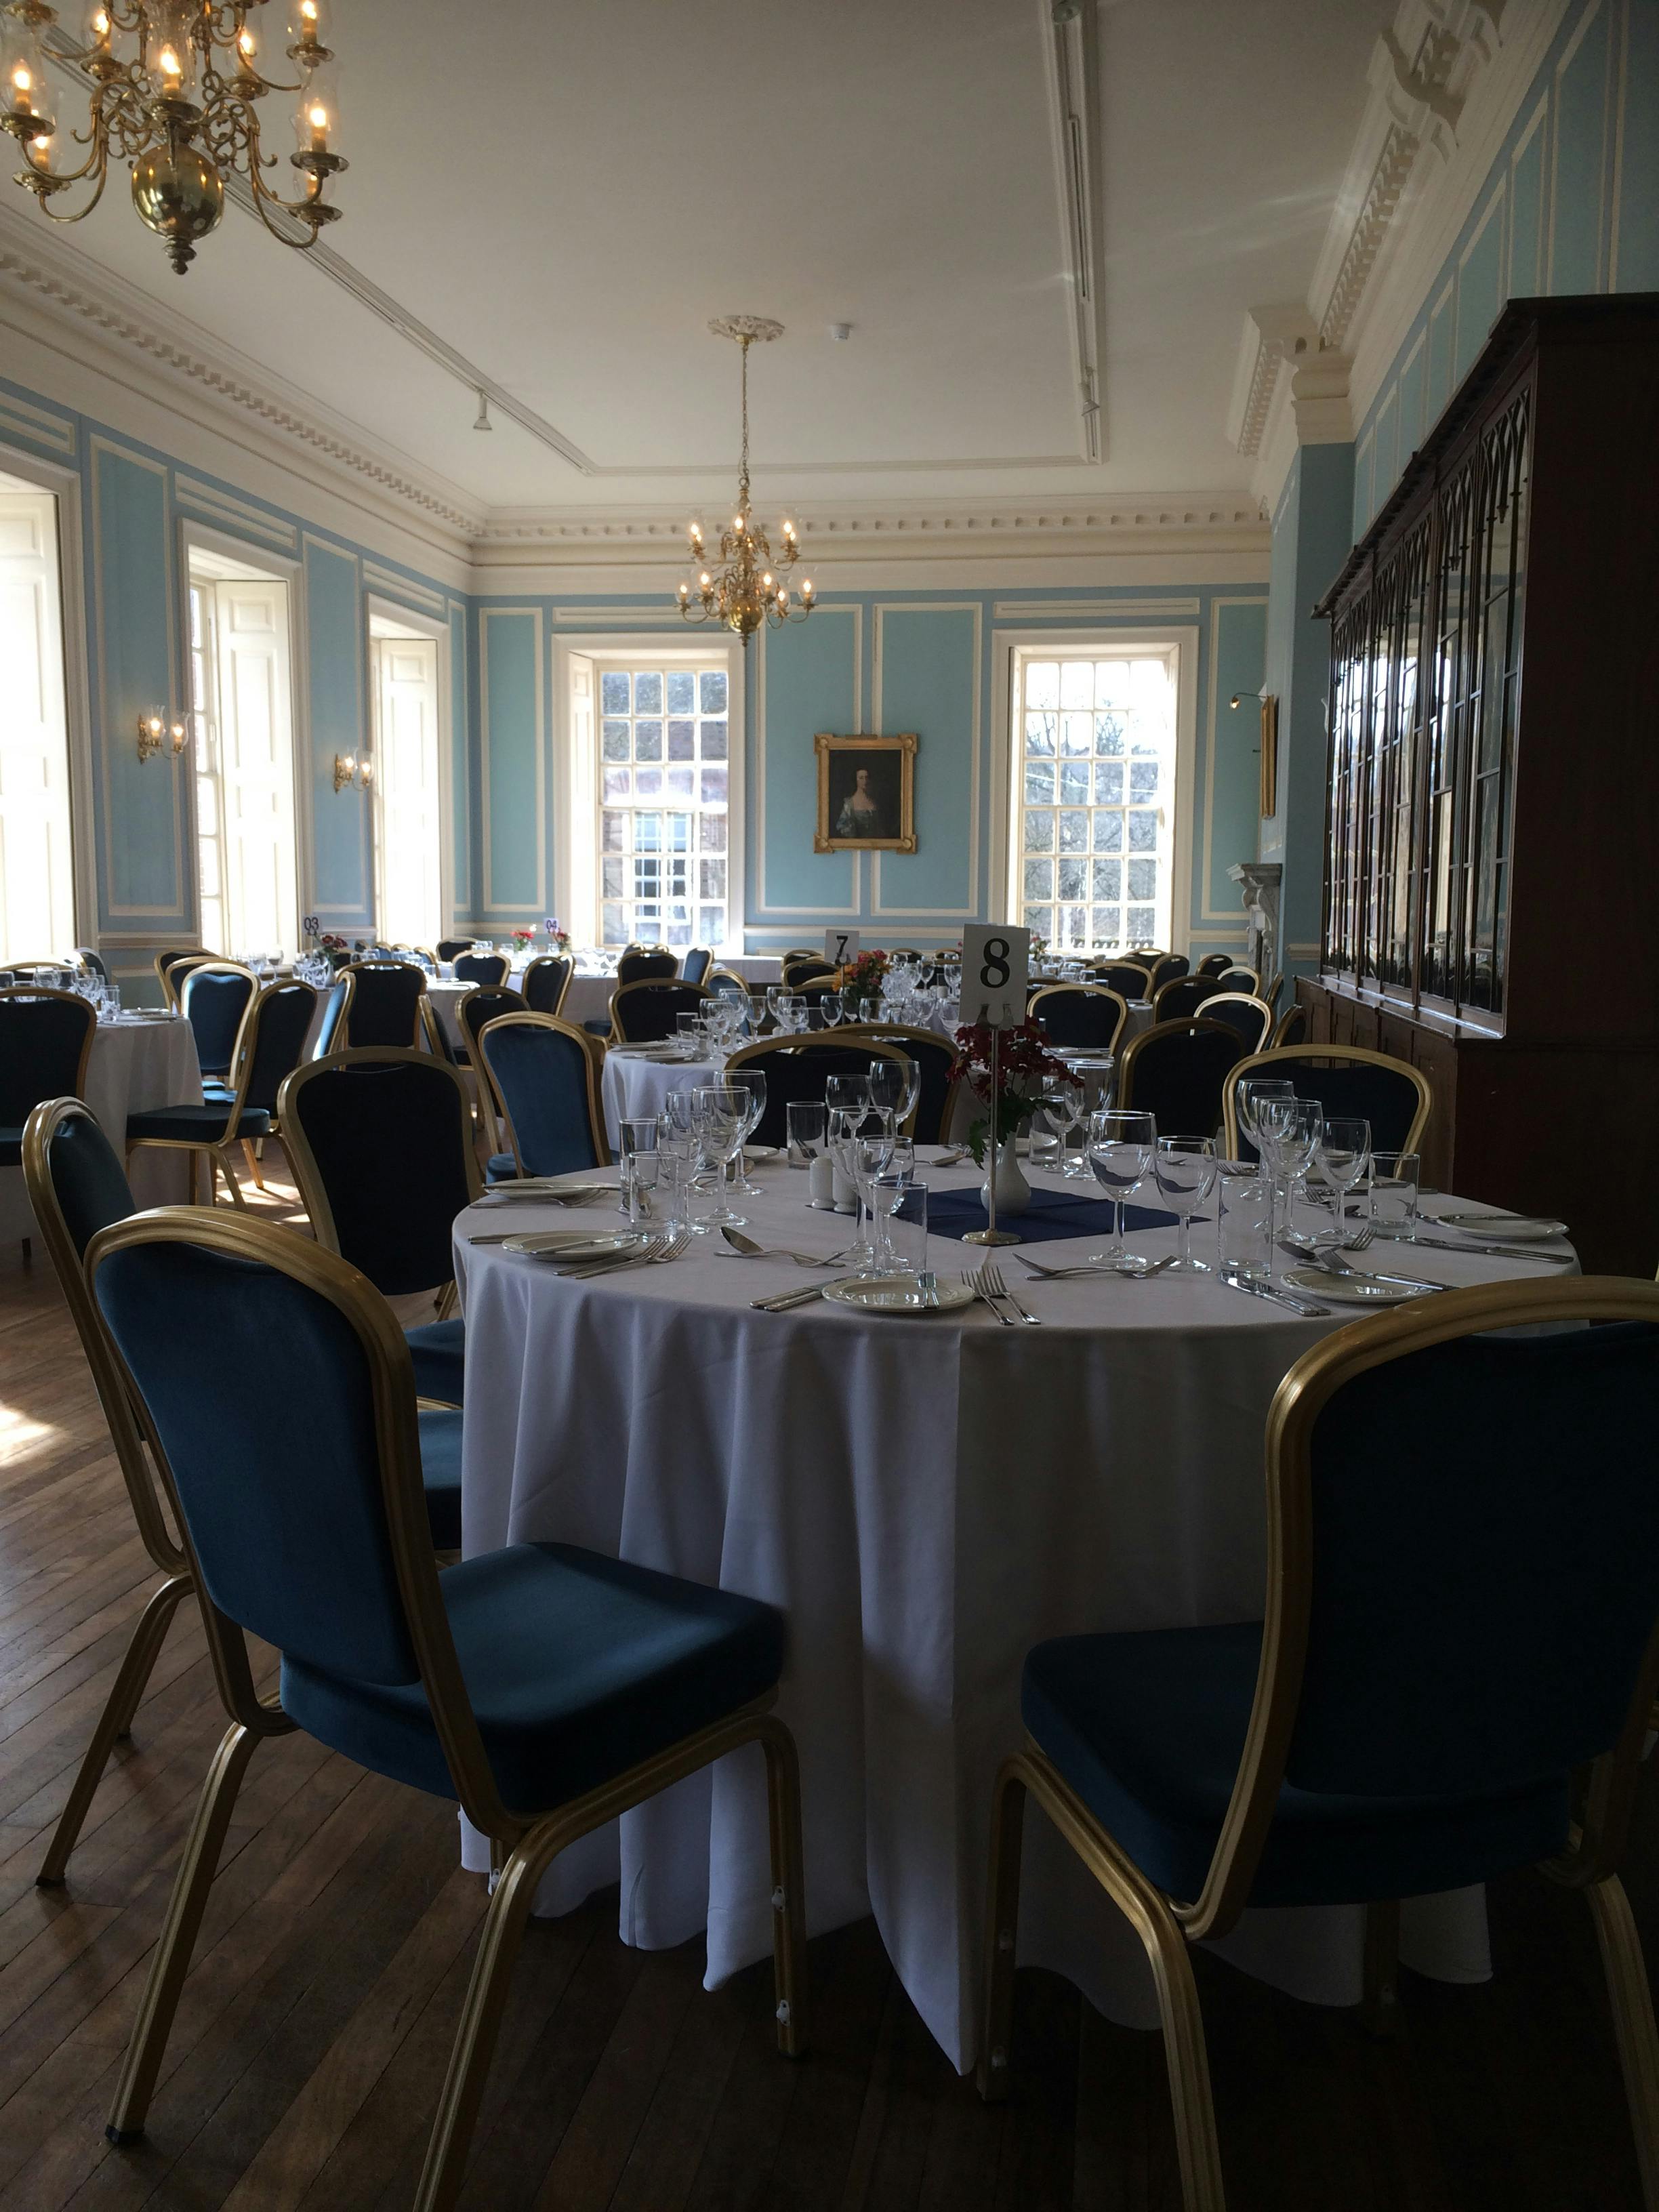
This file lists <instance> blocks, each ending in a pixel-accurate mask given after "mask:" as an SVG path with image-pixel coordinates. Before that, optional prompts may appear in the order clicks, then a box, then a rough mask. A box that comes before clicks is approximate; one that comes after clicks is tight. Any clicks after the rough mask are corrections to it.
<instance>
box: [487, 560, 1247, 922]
mask: <svg viewBox="0 0 1659 2212" xmlns="http://www.w3.org/2000/svg"><path fill="white" fill-rule="evenodd" d="M1073 607H1075V608H1076V610H1077V611H1076V612H1075V613H1074V612H1073V611H1072V610H1073ZM635 609H642V610H647V611H659V610H660V611H663V612H664V613H665V614H667V615H669V616H670V617H671V608H665V606H664V603H663V601H662V599H660V598H646V597H643V596H641V597H639V598H637V599H631V600H629V601H626V602H623V601H618V600H617V599H608V600H606V601H605V602H604V603H603V604H602V605H601V604H599V603H598V602H591V601H584V600H583V599H552V598H548V599H522V598H515V599H494V600H485V601H483V602H481V603H480V604H479V606H478V608H477V659H478V662H479V665H480V678H479V683H478V686H477V701H476V703H477V708H478V714H477V723H476V726H477V728H478V730H479V732H480V738H481V743H480V756H481V758H480V766H481V769H482V770H483V771H484V772H486V774H487V780H488V787H489V794H490V805H489V814H488V818H489V819H490V820H491V822H492V823H494V822H496V821H497V820H503V819H504V817H505V814H506V812H507V809H508V806H509V801H508V799H507V797H506V794H507V793H511V799H510V807H511V809H512V810H513V811H514V819H513V825H512V835H513V840H514V842H513V848H512V849H513V855H514V865H513V869H512V870H511V871H510V872H509V871H508V870H507V868H505V867H504V866H503V865H502V862H501V858H500V854H499V852H497V854H496V857H495V864H494V866H493V867H492V869H491V871H490V872H489V876H488V878H486V877H485V876H484V874H483V872H480V874H479V875H478V878H477V880H478V881H479V882H480V883H481V884H484V885H485V886H486V888H485V889H484V890H483V896H481V899H480V902H479V903H478V904H477V908H475V911H474V915H473V919H474V921H476V922H477V926H478V927H479V928H480V929H495V930H501V929H505V928H507V927H513V926H514V925H517V924H522V923H526V922H533V921H536V920H537V919H538V918H539V916H540V915H542V914H543V913H544V912H547V911H549V910H550V906H551V905H552V904H556V897H557V893H556V886H555V884H554V883H553V881H552V878H551V874H550V855H551V854H552V852H553V849H554V848H553V841H552V827H553V824H552V817H551V813H550V807H549V802H548V799H547V795H546V793H545V792H544V793H541V794H539V795H538V793H537V790H536V788H535V786H534V781H533V775H532V769H533V763H535V761H536V760H537V758H538V757H541V758H543V759H544V760H545V758H546V754H547V743H548V730H549V713H550V700H551V684H552V647H551V639H552V636H553V634H554V631H555V629H556V627H561V626H562V627H563V628H565V629H568V630H580V632H581V633H582V634H583V635H584V636H586V635H603V634H604V633H605V631H606V629H608V628H612V627H614V629H615V635H616V638H617V644H618V647H622V648H623V649H626V648H627V647H628V645H629V641H630V639H631V638H633V637H636V636H637V635H638V634H639V633H638V627H637V622H636V621H635V622H629V621H628V620H627V619H626V618H625V617H626V616H627V615H628V614H629V613H632V612H633V611H634V610H635ZM590 610H591V611H590ZM1120 610H1121V611H1120ZM619 616H621V617H623V618H622V619H618V617H619ZM532 617H533V618H535V619H536V620H538V621H539V623H540V625H541V634H542V639H543V644H542V653H543V659H542V663H541V667H542V675H543V679H544V696H543V697H542V698H541V699H540V700H538V698H537V696H536V694H535V690H534V687H533V685H532V683H531V682H530V679H529V675H528V672H527V670H526V665H525V654H526V650H527V637H528V632H529V626H530V622H531V620H532ZM1171 627H1177V628H1180V629H1185V630H1188V631H1191V632H1193V633H1194V634H1195V640H1196V650H1195V653H1194V655H1193V658H1192V665H1191V666H1190V667H1189V668H1188V671H1186V678H1187V681H1188V684H1190V686H1191V694H1192V699H1193V702H1194V720H1195V725H1196V733H1195V740H1194V747H1193V757H1192V760H1191V761H1190V763H1188V772H1189V775H1190V778H1191V784H1192V789H1193V793H1194V837H1193V868H1192V902H1191V911H1190V914H1189V915H1188V916H1186V917H1184V918H1183V917H1177V920H1176V929H1175V934H1176V939H1177V941H1178V942H1184V941H1186V940H1187V939H1188V937H1190V938H1191V939H1192V941H1193V942H1194V943H1195V944H1197V945H1199V946H1200V949H1202V950H1206V951H1208V950H1211V949H1216V950H1232V949H1234V948H1236V947H1237V946H1239V945H1242V944H1243V916H1242V910H1241V908H1240V905H1239V901H1238V896H1237V890H1236V889H1235V887H1234V886H1233V885H1232V884H1231V883H1229V882H1228V880H1227V874H1226V872H1227V869H1228V867H1229V866H1231V864H1232V863H1233V862H1234V861H1236V860H1242V859H1245V858H1248V857H1250V856H1251V855H1253V854H1255V844H1256V827H1257V820H1258V816H1257V802H1258V793H1259V790H1260V765H1259V759H1258V756H1257V754H1256V751H1255V744H1256V717H1255V715H1254V714H1249V713H1247V712H1246V713H1239V714H1234V713H1232V712H1231V711H1230V709H1229V708H1228V705H1227V701H1228V699H1229V698H1230V697H1231V695H1232V693H1233V692H1235V691H1245V692H1249V693H1255V691H1257V690H1259V689H1260V687H1261V680H1262V670H1263V665H1264V664H1263V653H1264V644H1265V637H1266V629H1267V592H1266V590H1265V588H1264V586H1261V585H1260V584H1255V585H1251V584H1238V585H1225V586H1224V585H1206V586H1196V587H1195V586H1170V587H1168V588H1156V587H1155V588H1150V589H1149V588H1148V587H1147V586H1122V587H1120V588H1117V589H1113V588H1110V587H1108V588H1105V589H1102V588H1100V587H1098V586H1097V587H1094V588H1088V589H1085V588H1084V587H1082V586H1079V587H1076V588H1074V589H1073V590H1070V591H1065V590H1060V591H1047V592H1035V591H1031V590H1021V589H1019V588H1018V587H1017V586H1016V587H1013V588H1012V589H1006V590H1002V591H996V592H993V591H988V590H987V591H955V592H857V593H851V592H849V593H834V592H830V593H825V594H824V595H823V598H822V599H821V600H820V603H819V605H818V606H817V609H816V611H814V613H813V615H812V617H811V620H810V621H808V622H805V623H799V624H798V625H791V626H790V627H789V628H787V629H782V630H775V631H772V632H770V633H769V635H767V636H766V638H765V639H764V641H763V642H762V643H760V644H758V645H752V646H751V647H750V669H749V682H748V685H747V701H746V714H745V725H746V726H745V731H744V742H745V752H744V761H745V769H746V773H745V776H744V800H745V824H746V837H745V846H746V853H745V876H746V881H745V913H746V915H747V921H748V928H747V941H748V943H749V945H750V947H751V948H752V949H754V950H757V951H764V950H775V949H779V948H781V947H782V946H784V945H791V944H794V943H797V942H799V943H801V944H810V943H811V942H812V940H813V939H815V938H816V937H818V936H821V934H822V933H823V930H824V929H825V928H826V927H829V925H830V924H832V923H838V922H843V921H853V922H855V923H856V925H857V926H858V927H859V928H860V931H861V933H863V935H864V937H865V939H866V942H870V943H875V944H880V943H882V942H884V941H885V942H888V943H892V942H895V941H896V942H898V943H921V944H929V943H950V942H953V941H954V940H955V939H956V938H957V937H958V936H959V935H960V933H961V931H962V927H963V923H964V922H965V921H972V920H975V918H987V917H988V916H989V915H990V911H991V908H990V896H991V890H990V886H991V857H992V856H991V839H992V810H993V803H994V783H995V781H996V778H997V776H998V775H999V773H1001V774H1005V775H1006V768H1005V769H999V767H998V764H997V763H996V762H995V761H994V758H993V736H994V721H995V717H994V711H993V692H994V685H995V684H996V683H997V682H998V681H999V680H1000V675H999V671H1000V669H1001V668H1003V667H1005V666H1006V662H1005V661H1004V660H1002V659H1000V658H999V656H998V654H997V651H996V641H995V638H994V633H996V634H997V635H999V636H1001V637H1003V638H1013V639H1016V640H1018V639H1024V638H1030V637H1033V636H1036V635H1041V634H1049V633H1055V632H1058V633H1060V634H1064V635H1076V636H1078V637H1103V638H1118V639H1122V640H1126V641H1127V640H1129V639H1133V638H1135V637H1138V636H1139V637H1144V636H1146V635H1147V634H1148V633H1149V632H1161V631H1164V630H1167V629H1170V628H1171ZM819 731H831V732H838V733H840V734H842V735H843V736H845V735H852V734H857V733H866V734H872V735H896V734H899V733H901V732H905V731H914V732H915V734H916V736H917V738H918V739H919V740H920V743H919V744H918V748H917V755H916V772H915V800H916V803H915V815H916V836H917V849H916V851H915V854H897V853H884V854H867V853H866V854H856V855H854V854H817V853H814V851H813V850H812V838H813V832H814V829H815V826H816V821H817V756H816V754H815V751H814V749H813V744H812V740H813V738H814V736H815V735H816V734H817V732H819ZM535 821H539V822H540V823H542V825H543V841H542V852H543V855H544V860H543V865H542V866H541V868H540V870H539V872H536V871H534V870H532V868H531V867H530V865H529V864H530V860H531V844H532V841H531V840H530V839H529V837H528V836H527V834H526V831H527V825H528V824H529V823H532V822H535ZM479 860H480V855H479V854H478V853H477V852H476V851H475V854H474V865H475V866H478V864H479Z"/></svg>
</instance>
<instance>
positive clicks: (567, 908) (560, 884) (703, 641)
mask: <svg viewBox="0 0 1659 2212" xmlns="http://www.w3.org/2000/svg"><path fill="white" fill-rule="evenodd" d="M576 659H581V660H586V661H588V662H591V663H593V664H594V665H596V667H598V666H604V665H610V666H612V667H617V666H620V665H623V664H624V663H625V664H627V665H629V666H634V667H637V666H641V665H647V666H650V667H653V668H664V669H669V668H684V667H687V666H690V665H694V664H697V663H701V664H702V665H707V664H708V663H709V662H710V661H719V662H721V663H722V664H723V665H724V666H725V669H726V702H727V717H726V770H727V773H726V932H727V934H726V943H725V944H724V945H714V946H711V947H710V948H709V949H710V950H711V951H713V952H714V955H715V957H716V958H717V959H718V958H719V957H721V956H722V955H726V956H728V957H729V956H734V955H740V954H741V953H742V951H744V945H745V944H746V942H747V938H748V927H749V915H748V895H749V880H748V779H747V776H746V774H745V769H746V768H747V761H746V758H745V753H746V740H745V735H744V733H745V732H746V731H747V728H748V697H747V690H746V685H745V681H744V679H745V678H746V676H747V673H748V671H747V669H746V667H745V665H744V664H745V659H746V655H745V654H744V650H743V648H742V647H741V646H740V645H738V643H737V641H735V640H734V639H732V638H731V637H730V636H729V635H728V634H727V633H725V632H716V633H714V634H711V635H705V636H698V635H688V633H687V632H686V631H685V630H684V629H671V630H647V629H641V630H637V631H635V630H624V629H611V630H602V631H594V632H591V633H589V634H587V635H584V636H573V637H565V636H562V635H560V636H556V637H555V638H554V640H553V823H554V844H553V884H552V889H551V892H550V904H549V908H548V911H549V913H550V914H556V915H558V917H559V920H560V921H562V923H563V924H564V926H565V927H566V928H567V929H568V930H569V932H570V933H571V937H572V939H573V941H574V943H576V944H579V945H597V944H598V942H599V904H600V902H599V867H598V862H597V857H596V856H597V854H598V851H599V724H600V721H601V720H602V717H601V715H600V714H599V694H598V690H597V689H596V690H595V692H594V696H593V702H592V715H591V718H590V719H591V725H592V728H591V735H590V736H589V737H588V738H586V739H585V741H584V744H583V745H582V747H580V748H579V747H578V745H577V743H576V738H575V732H574V728H573V724H574V720H575V717H574V715H573V713H572V702H571V685H572V681H573V676H574V671H573V668H572V665H571V664H572V662H573V661H574V660H576ZM579 750H581V751H582V753H583V755H584V757H581V758H578V757H577V754H578V751H579ZM694 903H696V902H694ZM697 941H698V940H697V939H696V936H695V934H694V936H693V939H692V942H693V943H694V944H696V942H697Z"/></svg>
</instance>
